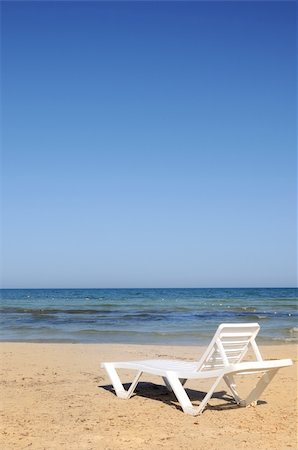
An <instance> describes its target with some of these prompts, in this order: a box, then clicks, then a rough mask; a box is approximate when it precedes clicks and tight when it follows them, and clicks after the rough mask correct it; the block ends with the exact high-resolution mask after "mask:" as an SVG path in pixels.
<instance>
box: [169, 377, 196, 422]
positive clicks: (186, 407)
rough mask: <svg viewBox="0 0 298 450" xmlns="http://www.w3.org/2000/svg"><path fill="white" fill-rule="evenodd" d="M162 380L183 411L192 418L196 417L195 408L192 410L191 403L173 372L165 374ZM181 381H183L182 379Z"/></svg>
mask: <svg viewBox="0 0 298 450" xmlns="http://www.w3.org/2000/svg"><path fill="white" fill-rule="evenodd" d="M164 378H165V383H166V385H169V386H170V388H171V390H172V391H173V392H174V394H175V395H176V397H177V400H178V402H179V403H180V406H181V408H182V409H183V411H184V412H185V413H186V414H190V415H192V416H194V415H196V408H194V407H193V405H192V404H191V401H190V400H189V398H188V395H187V394H186V392H185V390H184V388H183V386H182V384H181V381H180V380H179V378H178V377H177V376H176V375H175V374H174V373H173V372H167V376H166V377H164ZM182 381H184V379H182ZM185 381H186V380H185ZM185 381H184V383H185Z"/></svg>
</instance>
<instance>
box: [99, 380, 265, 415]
mask: <svg viewBox="0 0 298 450" xmlns="http://www.w3.org/2000/svg"><path fill="white" fill-rule="evenodd" d="M129 386H130V383H123V387H124V389H128V388H129ZM98 388H100V389H105V390H106V391H108V392H112V393H113V394H115V391H114V388H113V385H112V384H106V385H100V386H98ZM185 391H186V392H187V395H188V396H189V398H190V399H191V401H192V403H193V404H194V405H195V406H196V405H198V404H199V403H200V402H201V401H202V400H203V399H204V397H205V395H206V392H203V391H197V390H194V389H189V388H186V389H185ZM115 395H116V394H115ZM132 396H133V397H135V396H137V397H143V398H150V399H153V400H157V401H159V402H162V403H164V404H166V405H169V406H174V407H176V408H177V409H179V410H181V406H180V405H179V402H178V400H177V399H176V397H175V395H174V393H173V392H169V391H168V389H167V388H166V386H163V385H161V384H154V383H150V382H140V383H139V384H138V386H137V388H136V390H135V392H134V394H133V395H132ZM212 398H216V399H219V400H223V401H224V403H220V404H219V405H209V404H208V405H207V407H206V409H207V410H212V411H214V410H215V411H224V410H230V409H236V408H239V405H237V404H236V403H235V400H234V398H233V397H232V395H229V394H228V393H227V391H217V392H214V393H213V395H212ZM128 401H129V400H128ZM266 403H267V402H265V401H263V400H258V405H263V404H266Z"/></svg>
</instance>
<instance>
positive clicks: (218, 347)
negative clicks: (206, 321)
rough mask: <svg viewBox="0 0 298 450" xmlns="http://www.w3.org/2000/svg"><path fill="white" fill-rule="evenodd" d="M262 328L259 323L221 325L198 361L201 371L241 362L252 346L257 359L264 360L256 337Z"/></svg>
mask: <svg viewBox="0 0 298 450" xmlns="http://www.w3.org/2000/svg"><path fill="white" fill-rule="evenodd" d="M259 329H260V326H259V324H257V323H238V324H229V323H225V324H221V325H219V327H218V329H217V331H216V333H215V335H214V337H213V339H212V341H211V342H210V344H209V346H208V348H207V350H206V351H205V353H204V354H203V356H202V357H201V359H200V360H199V363H198V370H199V371H206V370H215V369H220V368H222V367H225V366H228V365H229V364H237V363H239V362H240V361H241V360H242V359H243V358H244V356H245V354H246V353H247V351H248V348H249V345H251V346H252V348H253V351H254V353H255V355H256V358H257V360H259V361H260V360H262V356H261V354H260V352H259V349H258V347H257V344H256V342H255V337H256V335H257V334H258V332H259Z"/></svg>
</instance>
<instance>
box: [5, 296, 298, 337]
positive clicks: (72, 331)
mask: <svg viewBox="0 0 298 450" xmlns="http://www.w3.org/2000/svg"><path fill="white" fill-rule="evenodd" d="M0 293H1V308H0V310H1V315H0V340H2V341H44V342H47V341H49V342H122V343H142V344H144V343H150V344H175V345H177V344H205V343H206V342H207V341H208V340H209V339H210V337H211V336H212V335H213V333H214V331H215V329H216V328H217V326H218V325H219V324H220V323H222V322H233V323H234V322H258V323H259V324H260V325H261V331H260V334H259V340H260V341H263V342H273V341H274V342H295V341H296V342H297V340H298V324H297V318H298V311H297V298H298V290H297V289H290V288H288V289H2V290H0Z"/></svg>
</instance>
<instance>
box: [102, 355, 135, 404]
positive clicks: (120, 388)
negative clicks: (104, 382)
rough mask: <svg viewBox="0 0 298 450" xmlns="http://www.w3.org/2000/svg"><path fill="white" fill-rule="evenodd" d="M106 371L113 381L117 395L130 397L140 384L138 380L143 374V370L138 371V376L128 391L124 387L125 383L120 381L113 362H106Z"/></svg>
mask: <svg viewBox="0 0 298 450" xmlns="http://www.w3.org/2000/svg"><path fill="white" fill-rule="evenodd" d="M105 368H106V371H107V373H108V375H109V377H110V380H111V382H112V385H113V387H114V389H115V392H116V395H117V397H120V398H125V399H127V398H130V397H131V396H132V394H133V392H134V390H135V388H136V386H137V384H138V381H139V379H140V376H141V375H142V372H138V373H137V375H136V377H135V378H134V380H133V382H132V383H131V385H130V386H129V389H128V390H127V391H126V390H125V389H124V387H123V384H122V383H121V381H120V378H119V375H118V373H117V372H116V369H115V367H114V366H113V365H112V364H109V363H106V364H105Z"/></svg>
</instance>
